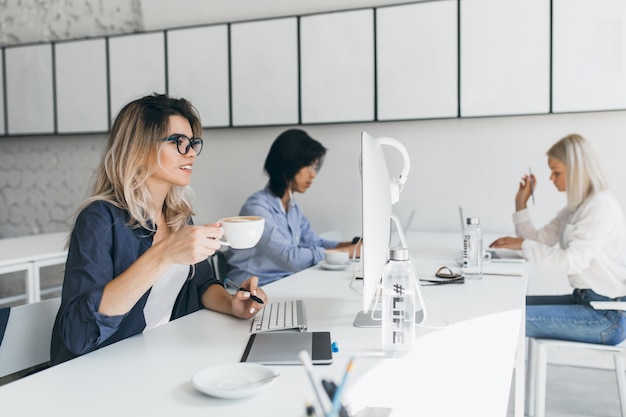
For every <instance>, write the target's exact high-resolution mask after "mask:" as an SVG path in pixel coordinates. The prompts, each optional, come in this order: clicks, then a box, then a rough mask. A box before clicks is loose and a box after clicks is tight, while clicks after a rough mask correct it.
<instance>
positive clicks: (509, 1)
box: [460, 0, 550, 117]
mask: <svg viewBox="0 0 626 417" xmlns="http://www.w3.org/2000/svg"><path fill="white" fill-rule="evenodd" d="M460 23H461V46H460V47H461V116H464V117H465V116H494V115H509V114H537V113H548V112H549V111H550V0H524V1H518V0H461V22H460Z"/></svg>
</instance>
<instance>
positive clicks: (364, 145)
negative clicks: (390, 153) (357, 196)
mask: <svg viewBox="0 0 626 417" xmlns="http://www.w3.org/2000/svg"><path fill="white" fill-rule="evenodd" d="M390 184H391V182H390V178H389V170H388V169H387V162H386V160H385V154H384V152H383V150H382V147H381V144H380V142H379V141H378V140H376V139H374V138H373V137H371V136H370V135H368V134H367V133H366V132H362V133H361V187H362V189H361V193H362V194H361V198H362V216H363V217H362V222H363V224H362V227H363V230H362V238H363V248H362V249H361V269H362V273H363V308H362V312H360V313H359V314H358V315H357V318H356V319H355V321H354V325H355V326H358V327H372V326H376V325H378V326H380V322H378V323H376V322H375V321H374V322H371V321H372V320H371V317H370V316H371V314H372V313H371V312H370V307H371V306H372V304H373V301H374V300H375V296H376V291H377V288H378V287H379V284H380V282H381V278H382V271H383V268H384V267H385V264H386V263H387V260H388V252H389V243H390V238H391V214H392V211H391V206H392V203H391V189H390V186H391V185H390ZM378 315H380V312H379V313H378Z"/></svg>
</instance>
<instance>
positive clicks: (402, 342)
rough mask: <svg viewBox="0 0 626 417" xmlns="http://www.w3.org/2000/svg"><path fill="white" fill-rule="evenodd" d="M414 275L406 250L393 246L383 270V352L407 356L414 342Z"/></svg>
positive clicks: (415, 278) (415, 284)
mask: <svg viewBox="0 0 626 417" xmlns="http://www.w3.org/2000/svg"><path fill="white" fill-rule="evenodd" d="M416 286H417V276H416V275H415V271H414V270H413V265H412V264H411V261H410V260H409V250H408V249H405V248H392V249H390V250H389V262H388V263H387V265H385V268H384V269H383V301H382V306H383V315H382V334H383V353H384V354H385V355H386V356H397V357H399V356H406V355H407V354H408V353H409V352H411V351H412V350H413V343H414V341H415V303H416Z"/></svg>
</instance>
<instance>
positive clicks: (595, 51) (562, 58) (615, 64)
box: [552, 0, 626, 112]
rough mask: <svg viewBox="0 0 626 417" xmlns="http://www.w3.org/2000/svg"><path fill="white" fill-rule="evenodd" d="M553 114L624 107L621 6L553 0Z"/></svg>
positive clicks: (625, 34)
mask: <svg viewBox="0 0 626 417" xmlns="http://www.w3.org/2000/svg"><path fill="white" fill-rule="evenodd" d="M553 15H554V17H553V25H554V28H553V31H552V33H553V35H552V36H553V38H552V39H553V49H552V53H553V71H552V74H553V81H552V88H553V90H552V94H553V95H552V111H553V112H568V111H589V110H614V109H626V2H625V1H624V0H595V1H588V0H554V5H553Z"/></svg>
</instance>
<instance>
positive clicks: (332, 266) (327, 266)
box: [318, 260, 352, 271]
mask: <svg viewBox="0 0 626 417" xmlns="http://www.w3.org/2000/svg"><path fill="white" fill-rule="evenodd" d="M351 263H352V262H346V263H345V264H338V265H335V264H329V263H328V262H326V261H325V260H321V261H320V262H319V263H318V265H319V266H321V267H322V268H324V269H328V270H331V271H341V270H342V269H346V268H347V267H349V266H350V264H351Z"/></svg>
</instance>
